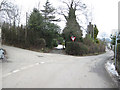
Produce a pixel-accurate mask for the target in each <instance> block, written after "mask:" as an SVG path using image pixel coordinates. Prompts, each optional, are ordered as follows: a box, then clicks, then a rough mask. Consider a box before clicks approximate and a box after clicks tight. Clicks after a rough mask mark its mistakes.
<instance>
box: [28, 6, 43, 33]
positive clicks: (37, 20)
mask: <svg viewBox="0 0 120 90" xmlns="http://www.w3.org/2000/svg"><path fill="white" fill-rule="evenodd" d="M43 20H44V19H43V16H42V15H41V13H40V12H39V11H38V10H37V9H36V8H34V9H33V12H32V13H31V15H30V18H29V20H28V27H29V28H30V29H33V30H37V31H38V30H42V29H43V25H44V21H43Z"/></svg>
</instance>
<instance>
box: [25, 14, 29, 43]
mask: <svg viewBox="0 0 120 90" xmlns="http://www.w3.org/2000/svg"><path fill="white" fill-rule="evenodd" d="M27 27H28V13H27V12H26V30H25V43H26V41H27Z"/></svg>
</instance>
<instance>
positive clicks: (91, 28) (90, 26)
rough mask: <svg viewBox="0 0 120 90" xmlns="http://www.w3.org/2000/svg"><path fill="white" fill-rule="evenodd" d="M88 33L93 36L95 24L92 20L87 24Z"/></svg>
mask: <svg viewBox="0 0 120 90" xmlns="http://www.w3.org/2000/svg"><path fill="white" fill-rule="evenodd" d="M87 34H88V35H90V36H91V37H93V25H92V24H91V22H89V25H88V26H87Z"/></svg>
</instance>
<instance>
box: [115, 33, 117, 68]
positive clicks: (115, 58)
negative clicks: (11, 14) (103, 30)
mask: <svg viewBox="0 0 120 90" xmlns="http://www.w3.org/2000/svg"><path fill="white" fill-rule="evenodd" d="M115 41H116V42H115V69H116V67H117V60H116V58H117V32H116V40H115Z"/></svg>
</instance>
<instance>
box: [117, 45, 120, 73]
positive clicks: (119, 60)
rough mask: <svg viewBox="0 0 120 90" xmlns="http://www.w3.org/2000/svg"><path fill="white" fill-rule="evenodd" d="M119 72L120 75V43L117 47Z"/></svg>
mask: <svg viewBox="0 0 120 90" xmlns="http://www.w3.org/2000/svg"><path fill="white" fill-rule="evenodd" d="M117 70H118V72H119V73H120V43H119V44H118V45H117Z"/></svg>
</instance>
